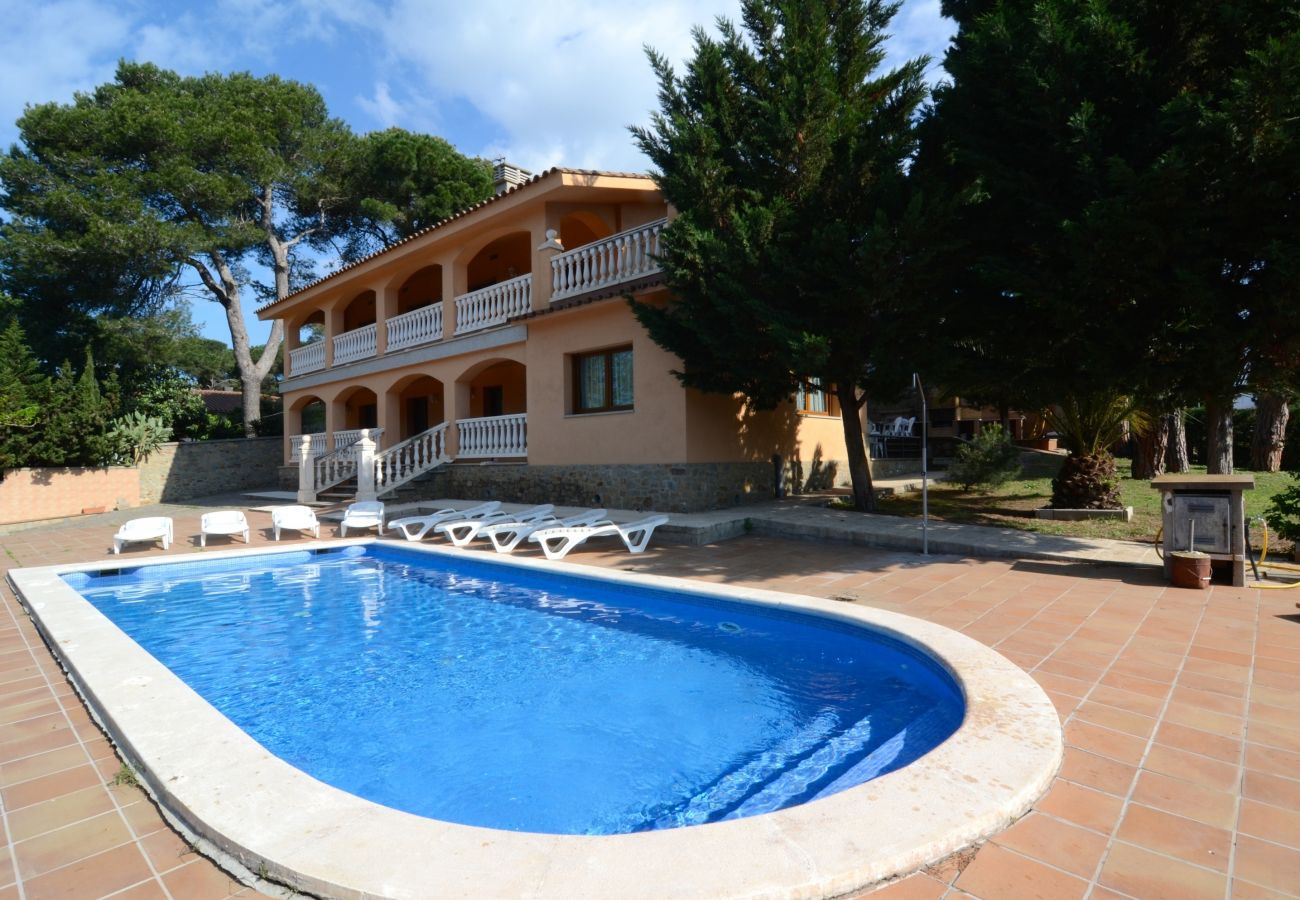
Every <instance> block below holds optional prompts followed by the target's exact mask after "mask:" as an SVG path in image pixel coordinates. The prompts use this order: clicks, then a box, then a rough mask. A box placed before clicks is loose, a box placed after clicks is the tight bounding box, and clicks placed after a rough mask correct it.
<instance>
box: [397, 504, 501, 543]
mask: <svg viewBox="0 0 1300 900" xmlns="http://www.w3.org/2000/svg"><path fill="white" fill-rule="evenodd" d="M500 508H501V501H499V500H489V501H488V502H487V503H480V504H479V505H478V506H470V507H467V508H465V509H440V510H438V511H437V512H434V513H429V514H428V515H424V516H406V517H404V518H401V519H393V520H392V521H391V522H389V523H388V527H389V528H395V529H397V530H399V531H401V532H402V536H403V537H405V538H406V539H407V540H408V541H418V540H420V539H421V538H423V537H424V536H425V535H426V534H428V533H429V532H430V531H432V530H433V529H434V528H436V527H437V526H438V525H440V524H442V523H443V522H448V521H451V520H452V519H472V518H476V517H482V516H487V515H491V514H492V513H494V512H496V511H497V510H499V509H500Z"/></svg>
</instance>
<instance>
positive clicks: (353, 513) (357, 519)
mask: <svg viewBox="0 0 1300 900" xmlns="http://www.w3.org/2000/svg"><path fill="white" fill-rule="evenodd" d="M349 528H362V529H365V528H378V529H379V533H380V534H383V533H384V504H383V503H381V502H380V501H378V500H358V501H357V502H356V503H353V504H352V505H351V506H349V507H348V508H347V511H346V512H344V513H343V520H342V521H341V522H339V537H347V536H348V529H349Z"/></svg>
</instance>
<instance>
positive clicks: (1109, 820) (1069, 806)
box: [1034, 778, 1124, 835]
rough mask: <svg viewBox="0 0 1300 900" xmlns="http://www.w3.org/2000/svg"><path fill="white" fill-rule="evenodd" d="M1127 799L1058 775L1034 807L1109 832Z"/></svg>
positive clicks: (1116, 821) (1087, 826)
mask: <svg viewBox="0 0 1300 900" xmlns="http://www.w3.org/2000/svg"><path fill="white" fill-rule="evenodd" d="M1123 807H1124V801H1123V800H1121V799H1120V798H1118V797H1113V796H1111V795H1110V794H1103V793H1102V792H1101V791H1094V790H1092V789H1091V788H1086V787H1084V786H1083V785H1079V784H1073V783H1072V782H1069V781H1064V780H1062V779H1060V778H1057V779H1056V780H1055V781H1053V782H1052V788H1051V790H1049V791H1048V792H1047V795H1046V796H1045V797H1043V799H1041V800H1039V801H1038V803H1037V804H1035V806H1034V808H1035V809H1037V810H1039V811H1041V812H1045V813H1050V814H1051V815H1053V816H1056V817H1057V818H1059V819H1066V820H1068V821H1070V822H1073V823H1074V824H1076V825H1082V826H1083V827H1084V828H1090V829H1092V830H1093V831H1097V832H1100V833H1102V834H1105V835H1109V834H1110V833H1111V832H1112V831H1114V830H1115V825H1116V824H1117V823H1118V822H1119V816H1120V812H1121V811H1122V809H1123Z"/></svg>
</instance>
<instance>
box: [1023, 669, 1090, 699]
mask: <svg viewBox="0 0 1300 900" xmlns="http://www.w3.org/2000/svg"><path fill="white" fill-rule="evenodd" d="M1031 674H1032V675H1033V677H1034V680H1035V681H1037V682H1038V684H1039V685H1040V686H1041V687H1042V688H1043V689H1044V690H1048V691H1055V692H1056V693H1058V694H1066V695H1068V696H1070V697H1083V696H1085V695H1087V693H1088V691H1090V690H1092V682H1089V681H1080V680H1079V679H1077V678H1067V677H1066V676H1064V675H1057V674H1055V673H1054V672H1044V671H1043V670H1042V669H1035V670H1034V671H1033V672H1032V673H1031Z"/></svg>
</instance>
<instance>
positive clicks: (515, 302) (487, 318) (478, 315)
mask: <svg viewBox="0 0 1300 900" xmlns="http://www.w3.org/2000/svg"><path fill="white" fill-rule="evenodd" d="M532 302H533V276H532V275H531V274H528V275H520V276H519V277H518V278H511V279H510V280H509V281H502V282H499V283H498V284H493V285H490V286H488V287H485V288H483V289H481V290H477V291H471V292H470V293H468V294H461V295H460V296H459V297H457V298H456V333H457V334H465V333H466V332H470V331H480V330H482V329H484V328H491V327H492V326H493V325H504V324H505V323H506V321H507V320H508V319H509V318H510V317H511V316H520V315H523V314H524V313H526V312H528V310H529V309H531V308H532Z"/></svg>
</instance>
